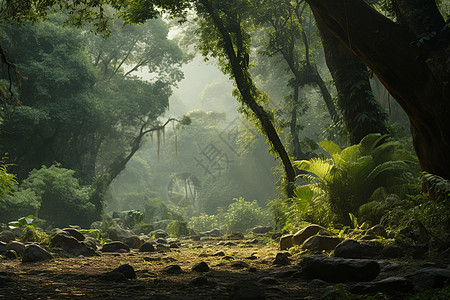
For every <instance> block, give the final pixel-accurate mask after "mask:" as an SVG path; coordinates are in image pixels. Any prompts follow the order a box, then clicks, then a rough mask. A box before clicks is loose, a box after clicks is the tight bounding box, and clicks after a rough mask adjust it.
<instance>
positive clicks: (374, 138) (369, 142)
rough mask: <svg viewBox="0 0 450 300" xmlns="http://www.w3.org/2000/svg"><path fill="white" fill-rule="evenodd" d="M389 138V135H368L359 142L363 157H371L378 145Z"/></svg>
mask: <svg viewBox="0 0 450 300" xmlns="http://www.w3.org/2000/svg"><path fill="white" fill-rule="evenodd" d="M387 136H388V135H387V134H384V135H381V134H380V133H370V134H368V135H366V136H365V137H364V138H363V139H362V140H361V142H359V145H360V151H361V155H370V154H371V153H372V151H373V150H374V149H375V147H376V146H377V145H378V143H380V141H381V140H383V139H384V138H386V137H387Z"/></svg>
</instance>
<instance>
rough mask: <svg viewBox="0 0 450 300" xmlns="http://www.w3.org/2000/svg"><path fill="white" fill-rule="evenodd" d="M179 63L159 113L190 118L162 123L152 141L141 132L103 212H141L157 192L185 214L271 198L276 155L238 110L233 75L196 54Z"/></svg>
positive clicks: (194, 213) (259, 202) (159, 196)
mask: <svg viewBox="0 0 450 300" xmlns="http://www.w3.org/2000/svg"><path fill="white" fill-rule="evenodd" d="M182 70H183V73H184V79H183V80H181V81H180V82H179V83H178V85H177V87H176V88H175V89H174V92H173V95H172V96H171V97H170V99H169V109H168V110H167V112H166V113H165V116H164V117H163V118H161V120H162V121H164V119H165V118H166V119H167V118H170V117H176V118H180V117H182V116H183V115H185V114H186V115H188V116H189V117H190V118H191V119H192V123H191V124H190V125H189V126H185V127H184V128H182V129H180V128H176V126H168V128H167V129H166V130H165V132H164V133H161V136H160V137H159V138H160V139H161V141H160V142H159V144H158V141H157V139H158V137H157V134H154V135H153V136H149V137H148V138H147V139H146V141H145V143H144V144H143V145H142V147H141V149H140V150H139V151H138V153H136V155H135V157H134V158H133V159H132V160H131V161H130V162H129V163H128V165H127V167H126V169H125V170H124V171H123V172H122V173H121V174H120V175H119V176H118V177H117V179H116V180H115V181H114V182H113V183H112V185H111V187H110V188H109V190H108V193H107V196H106V199H107V201H106V210H107V211H110V212H111V211H123V210H141V211H144V210H145V209H146V205H147V202H148V201H149V199H159V200H162V201H163V202H164V203H166V204H168V205H170V206H171V208H172V209H175V210H177V209H180V211H181V212H182V214H184V215H185V216H192V215H198V214H199V213H209V214H213V213H216V212H217V209H221V208H226V207H227V206H228V205H229V204H231V203H232V202H233V199H235V198H239V197H243V198H244V199H246V200H248V201H253V200H256V201H257V203H258V204H259V205H260V206H262V207H264V206H265V205H266V204H267V202H268V201H269V200H271V199H273V198H274V197H275V195H276V193H275V191H276V181H277V180H278V176H277V175H276V174H274V171H275V169H274V168H275V167H276V166H277V162H276V161H275V160H274V158H273V156H271V155H270V154H269V153H268V152H269V151H268V146H267V145H266V144H265V140H264V139H263V138H261V136H260V134H259V133H258V132H256V131H255V129H254V128H253V125H252V124H251V123H250V122H248V121H246V120H245V119H243V118H242V116H241V115H240V114H239V113H238V112H237V108H238V107H239V104H238V102H237V101H236V99H235V98H234V97H233V96H232V91H233V88H234V87H233V84H232V82H231V81H230V80H229V79H228V78H227V76H225V75H224V74H223V73H221V72H220V70H219V69H218V67H217V65H216V64H215V63H214V62H212V61H208V62H205V61H204V59H203V58H202V57H201V56H197V57H195V58H194V59H193V60H192V61H190V62H189V63H187V64H185V65H183V67H182ZM141 76H142V77H143V78H146V74H144V73H142V74H141ZM250 135H252V136H250ZM175 136H176V141H175ZM239 139H241V141H239ZM246 139H247V140H246ZM158 148H159V150H158ZM147 208H148V207H147Z"/></svg>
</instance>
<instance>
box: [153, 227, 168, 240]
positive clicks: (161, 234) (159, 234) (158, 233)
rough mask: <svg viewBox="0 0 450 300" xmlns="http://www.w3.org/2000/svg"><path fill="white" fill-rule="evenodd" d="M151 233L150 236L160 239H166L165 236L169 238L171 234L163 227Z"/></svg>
mask: <svg viewBox="0 0 450 300" xmlns="http://www.w3.org/2000/svg"><path fill="white" fill-rule="evenodd" d="M149 235H150V236H154V237H155V239H159V238H163V239H165V238H167V237H168V236H169V234H168V233H167V232H166V231H164V230H162V229H156V230H153V231H152V232H150V234H149Z"/></svg>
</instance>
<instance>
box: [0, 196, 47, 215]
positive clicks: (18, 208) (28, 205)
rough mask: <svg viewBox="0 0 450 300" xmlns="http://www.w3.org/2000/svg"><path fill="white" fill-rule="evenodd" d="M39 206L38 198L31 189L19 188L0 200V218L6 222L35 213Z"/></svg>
mask: <svg viewBox="0 0 450 300" xmlns="http://www.w3.org/2000/svg"><path fill="white" fill-rule="evenodd" d="M40 206H41V202H40V199H39V197H37V196H36V194H35V193H34V192H33V191H32V190H30V189H21V188H19V189H18V190H17V191H15V192H14V194H12V195H7V196H5V198H4V199H3V201H2V202H0V220H1V222H5V223H7V222H9V221H12V220H17V219H18V218H20V217H22V216H28V215H30V214H33V215H37V213H38V211H39V208H40Z"/></svg>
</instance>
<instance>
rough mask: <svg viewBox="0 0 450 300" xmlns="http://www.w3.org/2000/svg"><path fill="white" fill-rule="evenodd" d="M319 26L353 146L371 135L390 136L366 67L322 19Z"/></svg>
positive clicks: (318, 23) (318, 22)
mask: <svg viewBox="0 0 450 300" xmlns="http://www.w3.org/2000/svg"><path fill="white" fill-rule="evenodd" d="M317 26H318V28H319V31H320V35H321V37H322V44H323V48H324V51H325V58H326V62H327V66H328V68H329V70H330V72H331V76H332V77H333V80H334V83H335V85H336V89H337V91H338V105H339V108H340V109H341V111H342V115H343V118H344V123H345V126H346V128H347V130H348V133H349V137H350V143H351V144H357V143H359V142H360V141H361V139H362V138H363V137H365V136H366V135H367V134H369V133H383V134H384V133H387V129H386V114H385V113H384V112H383V109H382V108H381V106H380V105H379V104H378V102H377V101H376V100H375V98H374V96H373V94H372V89H371V87H370V82H369V73H368V71H367V67H366V65H364V63H362V62H361V60H360V59H359V58H358V57H356V56H355V55H354V54H353V53H352V52H350V51H349V50H348V49H347V48H346V47H345V46H344V44H343V43H341V42H340V41H339V40H338V39H337V38H336V37H334V36H333V35H332V34H331V33H330V31H329V30H328V28H326V26H324V24H323V22H321V21H320V19H319V18H318V20H317Z"/></svg>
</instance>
